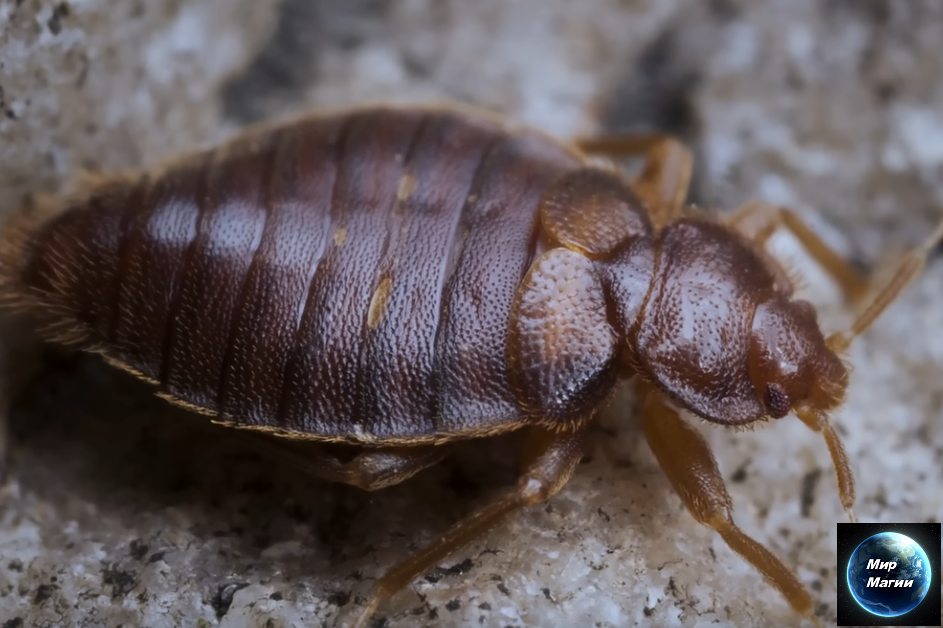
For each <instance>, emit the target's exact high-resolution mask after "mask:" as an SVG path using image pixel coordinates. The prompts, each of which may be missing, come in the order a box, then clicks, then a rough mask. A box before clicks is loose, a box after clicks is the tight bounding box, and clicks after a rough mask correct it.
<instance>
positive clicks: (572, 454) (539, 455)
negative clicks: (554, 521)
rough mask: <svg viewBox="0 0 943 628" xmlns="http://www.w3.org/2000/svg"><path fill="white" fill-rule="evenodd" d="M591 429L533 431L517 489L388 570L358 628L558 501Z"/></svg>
mask: <svg viewBox="0 0 943 628" xmlns="http://www.w3.org/2000/svg"><path fill="white" fill-rule="evenodd" d="M585 438H586V430H585V429H581V430H578V431H576V432H566V433H558V432H553V431H550V430H544V429H541V428H533V430H532V432H531V433H530V434H529V435H528V438H527V440H526V442H525V443H524V448H523V452H522V454H521V474H520V476H519V478H518V482H517V487H516V488H515V489H513V490H512V491H510V492H508V493H507V494H505V495H504V496H503V497H501V498H499V499H497V500H496V501H494V502H492V503H491V504H490V505H488V506H485V507H484V508H483V509H481V510H479V511H478V512H476V513H474V514H472V515H470V516H468V517H466V518H465V519H463V520H462V521H460V522H458V523H457V524H456V525H455V526H453V527H452V529H450V530H449V531H447V532H446V533H445V534H444V535H443V536H442V537H440V538H439V539H438V540H436V541H434V542H433V543H432V544H431V545H429V546H428V547H426V548H425V549H424V550H422V551H421V552H419V553H417V554H414V555H413V556H410V557H409V558H407V559H406V560H404V561H402V562H401V563H400V564H399V565H396V566H395V567H393V568H392V569H390V570H389V571H387V572H386V574H384V576H383V577H382V578H380V579H379V580H378V581H377V583H376V586H375V587H374V589H373V594H372V595H371V597H370V600H369V601H368V602H367V605H366V607H365V608H364V609H363V611H362V613H361V614H360V616H359V617H358V618H357V620H356V621H355V622H354V623H353V628H363V627H364V626H366V625H367V622H368V621H369V620H370V617H371V616H372V615H373V613H374V611H375V610H376V608H377V606H378V605H379V604H380V603H382V602H383V601H385V600H387V599H389V597H390V596H392V595H393V594H394V593H396V592H397V591H399V590H400V589H402V588H403V587H405V586H407V585H408V584H409V583H410V582H412V581H413V580H415V579H416V578H417V577H418V576H419V575H421V574H423V573H426V572H427V571H429V570H430V569H432V568H433V567H434V566H435V565H436V564H438V563H439V562H440V561H441V560H443V559H444V558H446V557H447V556H449V555H450V554H452V553H453V552H455V551H457V550H459V549H461V548H462V547H464V546H466V545H468V544H469V543H471V542H472V541H474V540H476V539H478V538H479V537H481V536H482V535H484V534H485V533H487V532H488V531H490V530H491V529H493V528H494V527H495V526H496V525H497V524H498V523H499V522H500V521H501V520H502V519H504V518H506V517H508V516H509V515H511V514H513V513H514V512H516V511H518V510H521V509H522V508H525V507H527V506H532V505H534V504H539V503H541V502H544V501H546V500H548V499H550V498H551V497H553V496H554V495H555V494H556V493H557V491H559V490H560V489H561V488H563V485H564V484H566V482H567V480H569V479H570V476H571V475H573V470H574V469H576V465H577V463H578V462H579V461H580V458H581V457H582V456H583V451H584V440H585Z"/></svg>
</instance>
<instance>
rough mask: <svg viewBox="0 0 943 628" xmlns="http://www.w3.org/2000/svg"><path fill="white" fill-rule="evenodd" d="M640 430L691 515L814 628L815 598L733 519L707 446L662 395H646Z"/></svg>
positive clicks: (817, 623) (726, 496)
mask: <svg viewBox="0 0 943 628" xmlns="http://www.w3.org/2000/svg"><path fill="white" fill-rule="evenodd" d="M642 428H643V430H644V431H645V438H646V439H647V440H648V445H649V447H651V450H652V453H654V454H655V458H656V459H657V460H658V464H659V465H660V466H661V468H662V470H663V471H664V472H665V475H666V476H668V481H669V482H671V485H672V486H673V487H674V489H675V492H677V493H678V495H679V496H680V497H681V501H682V502H684V505H685V506H686V507H687V509H688V512H690V513H691V515H692V516H693V517H694V518H695V519H696V520H697V521H698V522H699V523H703V524H705V525H707V526H710V527H711V528H713V529H714V530H715V531H716V532H717V533H718V534H720V536H721V538H723V539H724V541H725V542H726V543H727V545H728V546H729V547H730V548H731V549H733V550H734V551H735V552H737V553H738V554H740V555H741V556H742V557H743V558H744V559H746V560H747V562H749V563H750V564H751V565H753V566H754V567H755V568H756V569H757V570H758V571H759V572H760V573H761V574H763V576H764V577H765V578H766V579H767V580H769V581H770V583H771V584H772V585H773V586H774V587H776V588H777V589H779V591H780V593H782V594H783V597H785V598H786V601H787V602H789V605H790V606H791V607H792V608H793V609H794V610H795V611H796V612H797V613H799V614H800V615H803V616H804V617H806V618H807V619H808V620H809V621H811V622H812V623H813V624H815V625H816V626H821V624H820V623H819V622H818V620H817V619H816V618H815V615H814V614H813V612H812V611H813V599H812V595H811V594H810V593H809V592H808V591H807V590H806V588H805V587H804V586H803V585H802V583H801V582H799V580H798V578H796V576H795V574H793V573H792V571H790V569H789V568H788V567H786V565H784V564H783V563H782V561H781V560H779V559H778V558H777V557H776V556H774V555H773V554H772V553H771V552H770V551H769V550H768V549H766V548H765V547H763V545H761V544H760V543H758V542H757V541H755V540H753V539H752V538H750V537H749V536H747V535H746V534H745V533H744V532H743V531H742V530H741V529H740V528H738V527H737V525H736V524H735V523H734V521H733V503H732V502H731V500H730V494H729V493H727V488H726V487H725V486H724V481H723V478H721V476H720V471H719V470H718V469H717V463H716V461H715V460H714V456H713V454H712V453H711V451H710V449H709V448H708V446H707V443H706V442H705V441H704V439H703V438H702V437H701V435H700V434H698V432H697V431H695V430H694V428H692V427H691V426H690V425H688V424H687V423H685V422H684V421H683V420H682V419H681V417H680V416H678V413H677V412H676V411H675V410H673V409H671V408H670V407H668V406H667V405H665V403H664V402H663V401H662V400H661V398H660V395H659V394H658V393H656V392H654V391H650V392H648V394H647V396H646V398H645V403H644V406H643V409H642Z"/></svg>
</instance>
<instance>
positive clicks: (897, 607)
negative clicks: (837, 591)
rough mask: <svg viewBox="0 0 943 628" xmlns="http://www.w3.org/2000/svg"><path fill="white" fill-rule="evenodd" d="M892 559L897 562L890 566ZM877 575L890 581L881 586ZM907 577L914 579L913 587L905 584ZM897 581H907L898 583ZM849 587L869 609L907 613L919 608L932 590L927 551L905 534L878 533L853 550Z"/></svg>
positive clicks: (886, 613) (884, 613)
mask: <svg viewBox="0 0 943 628" xmlns="http://www.w3.org/2000/svg"><path fill="white" fill-rule="evenodd" d="M874 561H877V562H874ZM889 563H896V566H895V567H894V568H893V569H890V570H889V569H888V567H889V566H890V565H889ZM879 564H883V565H884V567H883V568H881V567H880V566H879ZM869 565H870V567H871V568H869ZM875 579H877V580H880V581H884V580H886V581H887V583H883V584H885V586H879V583H878V582H877V581H876V580H875ZM907 580H913V584H911V585H910V586H909V587H908V586H903V585H904V584H906V581H907ZM895 581H903V582H901V586H895V584H897V583H896V582H895ZM869 584H870V586H869ZM848 588H849V589H850V590H851V594H852V596H853V597H854V598H855V601H856V602H857V603H858V604H859V605H860V606H861V607H862V608H863V609H864V610H866V611H868V612H869V613H874V614H875V615H880V616H881V617H897V616H898V615H903V614H904V613H907V612H909V611H912V610H913V609H914V608H916V606H917V605H918V604H920V602H922V601H923V598H924V597H925V596H926V595H927V591H929V590H930V561H929V559H927V553H926V552H924V551H923V548H922V547H920V546H919V545H917V543H916V542H915V541H914V540H913V539H911V538H909V537H906V536H904V535H903V534H898V533H896V532H882V533H880V534H875V535H874V536H872V537H869V538H868V539H866V540H865V541H864V542H863V543H861V545H859V546H858V547H857V548H856V549H855V551H854V553H852V555H851V559H850V560H849V561H848Z"/></svg>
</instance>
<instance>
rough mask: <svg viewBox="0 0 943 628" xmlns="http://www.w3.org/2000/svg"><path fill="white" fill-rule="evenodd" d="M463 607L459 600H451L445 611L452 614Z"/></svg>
mask: <svg viewBox="0 0 943 628" xmlns="http://www.w3.org/2000/svg"><path fill="white" fill-rule="evenodd" d="M461 607H462V603H461V602H459V601H458V599H457V598H456V599H454V600H449V603H448V604H446V605H445V609H446V610H448V611H452V612H454V611H457V610H458V609H460V608H461Z"/></svg>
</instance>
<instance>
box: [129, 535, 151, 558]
mask: <svg viewBox="0 0 943 628" xmlns="http://www.w3.org/2000/svg"><path fill="white" fill-rule="evenodd" d="M129 549H130V551H131V558H133V559H134V560H144V557H145V556H147V549H148V548H147V545H146V544H145V543H144V542H143V541H141V539H134V540H133V541H131V545H130V546H129Z"/></svg>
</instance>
